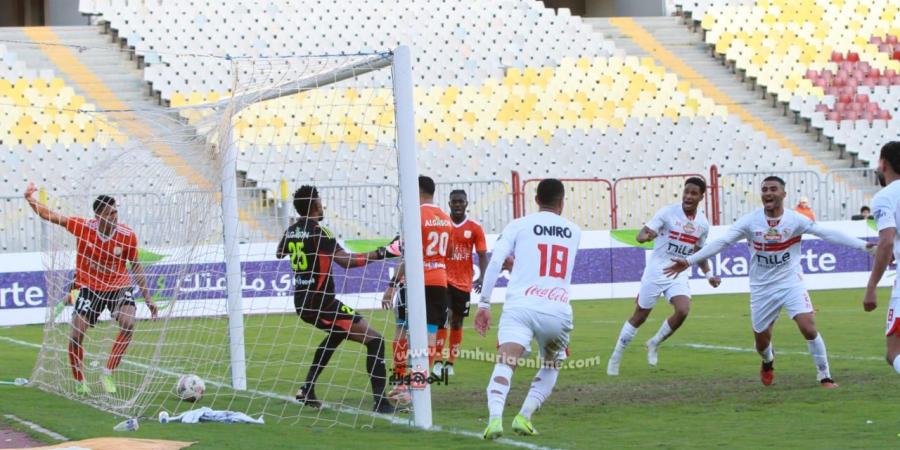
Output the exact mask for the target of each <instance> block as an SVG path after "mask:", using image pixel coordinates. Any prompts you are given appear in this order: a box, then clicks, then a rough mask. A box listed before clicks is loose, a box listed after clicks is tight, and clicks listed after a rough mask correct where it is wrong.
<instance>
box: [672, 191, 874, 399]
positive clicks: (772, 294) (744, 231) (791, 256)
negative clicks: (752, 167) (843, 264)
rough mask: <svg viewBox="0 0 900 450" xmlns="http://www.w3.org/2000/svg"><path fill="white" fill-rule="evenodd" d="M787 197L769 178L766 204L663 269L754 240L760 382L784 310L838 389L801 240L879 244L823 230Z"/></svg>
mask: <svg viewBox="0 0 900 450" xmlns="http://www.w3.org/2000/svg"><path fill="white" fill-rule="evenodd" d="M786 196H787V193H786V192H785V190H784V180H782V179H781V178H778V177H776V176H770V177H768V178H766V179H765V180H763V183H762V203H763V208H761V209H758V210H756V211H753V212H751V213H749V214H747V215H745V216H744V217H741V218H740V219H739V220H738V221H737V222H736V223H735V224H734V225H732V226H731V228H730V229H729V230H728V233H727V234H726V235H725V236H724V237H722V238H721V239H717V240H715V241H713V242H711V243H709V244H707V245H706V246H705V247H703V249H701V250H700V251H698V252H697V253H694V254H693V255H690V256H688V257H687V258H684V257H676V258H672V260H673V261H674V263H673V264H672V265H671V266H669V267H667V268H665V269H664V270H663V272H664V273H665V274H666V275H669V276H675V275H677V274H678V273H680V272H682V271H684V270H686V269H688V268H689V267H690V266H691V265H692V264H696V263H697V262H698V261H703V260H706V259H708V258H710V257H711V256H713V255H715V254H717V253H719V252H720V251H722V250H723V249H725V247H727V246H728V245H730V244H734V243H736V242H738V241H740V240H742V239H746V240H747V241H748V242H749V243H750V320H751V322H752V325H753V335H754V337H755V338H756V351H757V352H759V354H760V356H762V368H761V369H760V372H759V377H760V380H761V381H762V383H763V384H764V385H766V386H768V385H770V384H772V382H773V380H774V378H775V369H774V363H775V351H774V349H773V348H772V328H773V327H774V326H775V320H776V319H777V318H778V314H779V313H780V312H781V309H782V308H784V309H787V313H788V316H789V317H790V318H791V319H793V320H794V321H795V322H797V326H798V327H799V328H800V333H801V334H802V335H803V337H805V338H806V342H807V344H808V347H809V353H810V354H811V355H812V357H813V362H814V363H815V365H816V371H817V379H818V380H819V383H820V384H821V386H822V387H825V388H835V387H837V384H836V383H835V382H834V380H833V379H832V377H831V371H830V370H829V369H828V354H827V352H826V350H825V341H824V340H823V339H822V336H821V335H820V334H819V332H818V331H817V330H816V323H815V320H814V318H813V315H814V312H813V307H812V303H811V301H810V299H809V294H808V293H807V292H806V285H805V284H804V282H803V269H802V268H801V267H800V240H801V239H802V238H803V234H804V233H809V234H814V235H816V236H819V237H820V238H822V239H825V240H828V241H831V242H835V243H838V244H842V245H846V246H849V247H854V248H858V249H860V250H866V249H867V248H868V247H870V246H872V245H874V244H868V243H866V241H863V240H861V239H856V238H854V237H850V236H848V235H846V234H844V233H842V232H840V231H835V230H830V229H826V228H823V227H821V226H819V225H818V224H816V223H815V222H813V221H811V220H809V219H807V218H806V217H804V216H801V215H800V214H798V213H796V212H794V211H792V210H790V209H787V210H786V209H784V198H785V197H786Z"/></svg>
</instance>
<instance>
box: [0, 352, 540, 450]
mask: <svg viewBox="0 0 900 450" xmlns="http://www.w3.org/2000/svg"><path fill="white" fill-rule="evenodd" d="M0 341H6V342H9V343H12V344H16V345H21V346H24V347H31V348H37V349H39V348H41V345H39V344H35V343H32V342H27V341H20V340H18V339H14V338H11V337H6V336H0ZM55 350H56V351H62V349H55ZM122 363H123V364H128V365H132V366H135V367H139V368H142V369H145V370H146V369H150V366H148V365H146V364H141V363H137V362H133V361H128V360H127V359H126V360H123V361H122ZM154 369H155V370H157V371H159V372H160V373H164V374H166V375H170V376H175V377H178V376H181V374H180V373H177V372H172V371H170V370H166V369H162V368H159V367H154ZM204 381H205V382H206V383H207V384H210V385H213V386H216V387H224V388H228V389H231V385H228V384H225V383H220V382H217V381H214V380H204ZM245 392H249V393H251V394H256V395H258V396H260V397H269V398H274V399H279V400H284V401H287V402H290V403H296V402H297V401H296V399H295V398H294V397H289V396H287V395H281V394H276V393H274V392H266V391H258V390H255V389H246V390H245ZM322 406H323V407H325V408H328V409H333V410H335V411H340V412H344V413H349V414H362V415H366V416H370V417H374V418H377V419H383V420H387V421H389V422H391V423H393V424H395V425H406V426H410V423H409V420H408V419H407V420H405V419H401V418H398V417H394V416H390V415H387V414H379V413H376V412H373V411H364V410H360V409H354V408H348V407H346V406H339V405H332V404H329V403H326V402H322ZM426 431H432V432H443V433H449V434H455V435H458V436H466V437H474V438H478V439H482V436H481V433H476V432H474V431H465V430H457V429H454V428H444V427H441V426H440V425H433V426H432V427H431V429H429V430H426ZM51 433H52V431H51ZM63 439H65V438H63ZM494 442H497V443H500V444H506V445H510V446H513V447H521V448H527V449H531V450H552V447H543V446H540V445H535V444H530V443H528V442H520V441H515V440H512V439H507V438H500V439H496V440H495V441H494Z"/></svg>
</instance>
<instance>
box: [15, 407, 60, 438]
mask: <svg viewBox="0 0 900 450" xmlns="http://www.w3.org/2000/svg"><path fill="white" fill-rule="evenodd" d="M3 417H6V418H7V419H9V420H12V421H13V422H18V423H20V424H22V425H25V426H26V427H28V428H29V429H30V430H31V431H36V432H38V433H41V434H43V435H46V436H50V437H51V438H53V439H56V440H57V441H68V440H69V438H67V437H65V436H63V435H61V434H59V433H57V432H55V431H50V430H48V429H46V428H44V427H42V426H40V425H38V424H36V423H34V422H29V421H27V420H25V419H20V418H18V417H16V416H14V415H12V414H4V415H3Z"/></svg>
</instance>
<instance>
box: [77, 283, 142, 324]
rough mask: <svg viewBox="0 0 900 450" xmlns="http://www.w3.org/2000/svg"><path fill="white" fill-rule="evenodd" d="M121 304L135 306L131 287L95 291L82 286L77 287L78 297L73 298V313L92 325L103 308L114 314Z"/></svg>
mask: <svg viewBox="0 0 900 450" xmlns="http://www.w3.org/2000/svg"><path fill="white" fill-rule="evenodd" d="M123 306H135V305H134V293H133V292H132V289H131V288H124V289H117V290H115V291H95V290H93V289H88V288H85V287H83V288H80V289H78V298H76V299H75V314H78V315H79V316H81V317H83V318H84V320H86V321H87V323H88V325H90V326H94V325H95V324H96V323H97V318H99V317H100V314H102V313H103V310H106V309H108V310H109V313H110V314H112V315H113V316H115V314H116V312H117V311H118V310H119V308H121V307H123Z"/></svg>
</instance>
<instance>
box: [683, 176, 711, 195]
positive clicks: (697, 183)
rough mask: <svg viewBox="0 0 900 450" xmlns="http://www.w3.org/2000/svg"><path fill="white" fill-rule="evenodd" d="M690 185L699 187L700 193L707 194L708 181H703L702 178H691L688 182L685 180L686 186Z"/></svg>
mask: <svg viewBox="0 0 900 450" xmlns="http://www.w3.org/2000/svg"><path fill="white" fill-rule="evenodd" d="M689 184H693V185H694V186H697V187H698V188H700V193H701V194H705V193H706V181H703V178H700V177H690V178H688V179H687V180H684V185H685V186H687V185H689Z"/></svg>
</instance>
